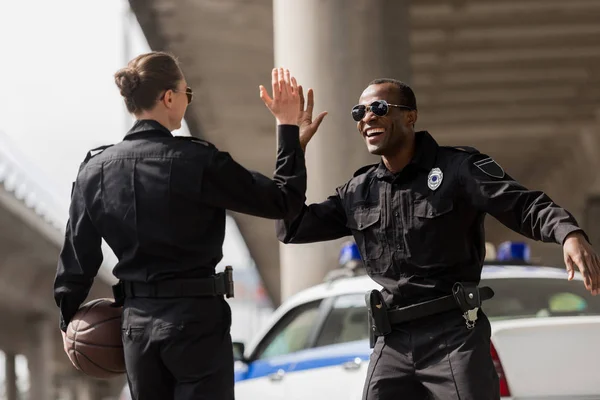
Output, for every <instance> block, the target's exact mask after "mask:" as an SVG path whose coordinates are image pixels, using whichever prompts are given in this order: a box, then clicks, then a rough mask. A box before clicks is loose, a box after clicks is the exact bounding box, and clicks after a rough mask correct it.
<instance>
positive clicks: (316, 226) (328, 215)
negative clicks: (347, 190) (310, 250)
mask: <svg viewBox="0 0 600 400" xmlns="http://www.w3.org/2000/svg"><path fill="white" fill-rule="evenodd" d="M346 221H347V218H346V212H345V210H344V207H343V205H342V202H341V200H340V198H339V196H338V195H337V194H336V195H333V196H330V197H329V198H328V199H327V200H325V201H324V202H322V203H316V204H311V205H309V206H307V205H303V207H302V211H301V212H300V214H299V215H298V216H297V217H295V218H292V219H283V220H278V221H277V238H278V239H279V240H280V241H281V242H283V243H312V242H321V241H326V240H334V239H339V238H341V237H344V236H350V235H351V234H352V231H350V229H349V228H348V227H347V226H346Z"/></svg>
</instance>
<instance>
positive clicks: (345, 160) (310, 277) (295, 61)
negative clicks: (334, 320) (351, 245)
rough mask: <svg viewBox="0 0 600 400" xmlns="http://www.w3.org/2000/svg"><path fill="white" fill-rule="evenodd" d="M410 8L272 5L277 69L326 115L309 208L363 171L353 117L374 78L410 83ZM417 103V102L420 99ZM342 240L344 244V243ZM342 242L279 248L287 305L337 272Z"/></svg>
mask: <svg viewBox="0 0 600 400" xmlns="http://www.w3.org/2000/svg"><path fill="white" fill-rule="evenodd" d="M408 5H409V4H408V1H406V0H381V1H371V0H356V1H352V2H348V1H346V0H327V1H323V0H303V1H289V0H274V1H273V13H274V19H273V21H274V38H275V46H274V48H275V65H276V66H283V67H286V68H289V69H290V71H291V72H292V73H293V74H294V75H295V76H296V77H297V78H298V81H299V83H300V84H302V85H303V87H304V88H305V93H306V89H308V88H313V89H314V90H315V100H316V102H315V104H316V108H315V112H314V115H313V117H314V116H316V115H318V113H319V112H320V111H323V110H327V111H328V112H329V115H328V116H327V117H326V119H325V121H324V122H323V124H322V125H321V128H320V131H319V133H318V134H317V135H316V136H315V137H314V138H313V140H312V142H311V144H310V145H309V146H308V149H307V154H306V161H307V169H308V177H309V178H308V191H307V198H308V202H309V203H312V202H320V201H323V200H325V199H326V198H327V197H328V196H329V195H331V194H333V193H334V190H335V188H336V187H337V186H339V185H342V184H343V183H345V182H346V181H348V180H349V179H350V178H351V177H352V173H353V172H354V171H355V170H356V169H358V168H360V167H361V166H363V165H366V164H370V163H375V162H378V158H376V157H373V156H371V155H370V154H369V153H368V152H367V150H366V147H365V144H364V142H363V139H362V137H360V135H359V134H358V132H357V130H356V124H355V122H354V121H353V120H352V119H351V117H350V109H351V108H352V106H353V105H354V104H356V103H357V101H358V98H359V96H360V94H361V93H362V91H363V90H364V88H365V87H366V86H367V84H368V83H369V82H370V81H371V80H373V79H375V78H384V77H385V78H396V79H400V80H402V81H406V82H410V80H411V77H410V65H409V59H410V57H409V24H408V17H409V12H408ZM417 98H418V94H417ZM342 240H343V239H342ZM340 244H341V240H336V241H331V242H326V243H316V244H309V245H282V246H281V248H280V250H281V251H280V260H281V284H282V287H281V294H282V296H281V297H282V299H285V298H286V297H289V296H290V295H292V294H294V293H296V292H297V291H299V290H302V289H304V288H306V287H309V286H312V285H314V284H316V283H319V282H321V281H322V279H323V277H324V276H325V274H326V273H327V271H328V270H330V269H332V268H335V267H337V256H338V254H339V250H340Z"/></svg>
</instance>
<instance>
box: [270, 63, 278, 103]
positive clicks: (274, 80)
mask: <svg viewBox="0 0 600 400" xmlns="http://www.w3.org/2000/svg"><path fill="white" fill-rule="evenodd" d="M278 76H279V70H278V69H277V68H273V71H272V72H271V85H272V86H273V97H276V96H277V95H278V94H279V77H278Z"/></svg>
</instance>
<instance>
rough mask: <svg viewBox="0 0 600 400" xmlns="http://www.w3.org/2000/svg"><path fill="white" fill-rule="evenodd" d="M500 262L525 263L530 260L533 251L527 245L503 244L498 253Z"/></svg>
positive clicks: (518, 243) (519, 243) (517, 243)
mask: <svg viewBox="0 0 600 400" xmlns="http://www.w3.org/2000/svg"><path fill="white" fill-rule="evenodd" d="M496 253H497V254H496V259H497V260H498V261H525V262H528V261H529V259H530V255H531V251H530V249H529V246H528V245H527V244H526V243H522V242H503V243H500V245H499V246H498V249H497V251H496Z"/></svg>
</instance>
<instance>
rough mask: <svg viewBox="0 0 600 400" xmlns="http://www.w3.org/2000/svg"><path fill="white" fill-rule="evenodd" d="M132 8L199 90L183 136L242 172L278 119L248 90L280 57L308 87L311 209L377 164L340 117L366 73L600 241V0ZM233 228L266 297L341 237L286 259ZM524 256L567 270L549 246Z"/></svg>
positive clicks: (264, 149)
mask: <svg viewBox="0 0 600 400" xmlns="http://www.w3.org/2000/svg"><path fill="white" fill-rule="evenodd" d="M129 2H130V5H131V7H132V9H133V11H134V12H135V15H136V16H137V19H138V21H139V22H140V24H141V27H142V29H143V31H144V33H145V35H146V37H147V39H148V41H149V43H150V45H151V47H152V48H153V49H156V50H168V51H171V52H173V53H174V54H176V55H177V56H178V57H179V58H180V60H181V62H182V64H183V69H184V73H185V74H186V78H187V80H188V82H189V83H190V85H191V86H192V87H193V88H194V90H195V92H196V93H197V94H198V95H197V97H196V99H197V100H195V102H194V103H193V104H192V105H191V107H190V108H189V110H188V115H187V121H188V124H189V126H190V130H191V132H192V134H193V135H196V136H199V137H203V138H206V139H208V140H210V141H211V142H213V143H215V144H216V145H217V146H218V147H219V148H221V149H223V150H226V151H229V152H230V153H232V155H233V156H234V158H235V159H237V160H238V161H239V162H241V163H242V164H243V165H245V166H247V167H249V168H253V169H257V170H259V171H261V172H263V173H265V174H268V175H270V174H271V172H272V170H273V162H274V146H275V144H274V135H273V132H274V124H273V120H272V117H271V116H270V114H269V113H268V111H267V110H266V109H265V108H264V106H263V105H262V104H261V102H260V100H259V98H258V85H259V84H261V83H262V84H267V85H268V83H269V72H270V69H271V68H272V67H273V66H274V60H275V64H276V65H284V66H287V67H290V68H291V69H292V71H293V72H294V73H295V74H296V75H297V76H298V77H299V79H300V81H301V82H302V83H304V84H305V86H312V87H313V88H315V91H316V101H317V110H319V111H320V110H328V111H329V112H330V115H329V116H328V117H327V119H326V120H325V122H324V124H323V126H322V129H321V132H320V134H319V135H318V136H317V137H316V138H315V139H314V140H313V143H311V145H310V146H309V148H308V151H307V158H308V163H309V182H310V183H309V191H308V196H309V200H311V201H318V200H322V199H324V198H325V197H326V196H327V195H328V194H331V193H332V192H333V189H334V187H335V186H336V185H338V184H341V183H343V182H344V181H345V180H346V179H347V178H348V177H350V175H351V173H352V172H353V171H354V170H355V169H356V168H357V167H359V166H361V165H363V164H365V163H366V162H369V161H372V160H373V159H372V158H369V157H368V156H366V155H365V153H366V151H365V150H364V145H363V143H362V140H361V139H360V138H359V137H358V134H357V133H356V129H355V127H354V124H353V121H351V120H350V117H349V110H350V107H351V106H352V105H353V104H355V103H356V101H357V99H358V96H359V94H360V92H361V91H362V89H363V88H364V86H366V84H367V82H368V81H369V80H371V79H373V78H376V77H381V76H391V77H395V78H398V79H401V80H406V81H408V82H410V83H411V84H412V86H413V88H414V89H415V92H416V95H417V100H418V103H419V110H420V111H419V116H420V120H419V123H418V128H419V129H427V130H429V131H430V132H431V133H432V134H433V135H434V136H435V137H436V138H437V139H438V140H439V141H440V142H441V143H442V144H452V145H470V146H475V147H477V148H479V149H480V150H481V151H483V152H487V153H488V154H490V155H491V156H493V157H494V158H496V159H497V160H498V161H499V162H500V163H501V164H502V165H503V166H504V167H505V169H506V170H508V171H509V172H510V173H511V175H513V176H514V177H516V178H517V179H518V180H520V181H521V182H522V183H524V184H525V185H527V186H530V187H535V188H540V189H543V190H545V191H547V192H548V193H549V194H550V195H551V197H553V198H554V199H555V200H556V201H557V202H559V203H560V204H562V205H564V206H566V207H567V208H569V209H570V210H571V211H572V212H573V213H574V214H575V215H576V216H577V218H578V219H579V221H580V222H581V223H582V224H583V225H584V226H586V227H587V228H588V229H590V230H591V234H592V237H593V238H600V235H599V234H598V227H597V226H596V224H594V223H593V222H594V216H600V213H598V211H597V207H598V206H597V205H596V202H595V200H594V199H595V195H596V194H597V193H598V189H599V182H598V179H597V178H596V177H597V175H598V174H597V171H598V167H599V165H598V163H599V161H598V154H599V151H600V144H599V143H598V140H599V134H600V132H599V129H600V119H599V118H600V115H599V110H600V90H598V88H599V83H600V24H598V21H600V2H598V1H597V0H569V1H564V0H505V1H495V0H418V1H412V2H410V1H403V0H378V1H372V0H352V1H348V0H301V1H300V0H298V1H294V0H274V1H272V0H256V1H243V0H197V1H186V0H129ZM236 220H237V222H238V224H239V225H240V229H241V231H242V233H243V234H244V235H245V238H246V241H247V243H248V245H249V247H250V250H251V252H252V255H253V257H254V258H255V260H256V262H257V265H258V266H259V269H260V271H261V274H262V277H263V279H264V281H265V283H266V285H267V288H268V291H269V292H270V294H271V296H272V297H273V299H274V300H275V302H277V301H279V300H280V299H281V297H282V296H283V297H285V296H287V295H289V294H290V293H293V292H294V291H295V290H298V289H299V288H301V287H302V286H306V285H309V284H312V283H314V282H315V281H318V280H319V279H320V278H321V277H322V276H323V275H324V274H325V272H326V271H325V270H326V269H327V268H329V267H330V266H335V264H336V262H335V259H336V257H337V245H338V243H330V244H325V245H311V246H307V247H305V246H302V247H296V246H288V247H287V248H286V249H285V250H284V251H283V252H280V251H279V250H280V247H279V246H278V243H277V241H276V239H275V237H274V224H273V222H271V221H265V220H258V219H255V218H251V217H247V216H243V215H236ZM488 232H489V233H488V239H489V240H490V241H492V242H496V243H498V242H499V241H503V240H506V239H509V238H514V237H516V236H515V235H513V234H511V233H510V232H509V231H508V230H507V229H505V228H504V227H502V226H500V225H499V224H497V223H495V222H494V221H491V219H490V223H489V229H488ZM595 243H596V245H597V243H598V240H597V239H596V241H595ZM532 252H533V253H534V254H535V255H536V256H539V257H540V258H541V261H542V262H545V263H551V264H552V263H554V264H556V265H561V263H562V252H561V249H560V247H559V246H552V245H541V244H534V245H533V246H532ZM280 253H281V254H280ZM280 261H282V266H281V268H282V271H283V272H282V274H283V276H282V275H280ZM282 278H283V279H282ZM280 282H281V285H283V289H282V287H281V286H280ZM282 292H283V293H282Z"/></svg>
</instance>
